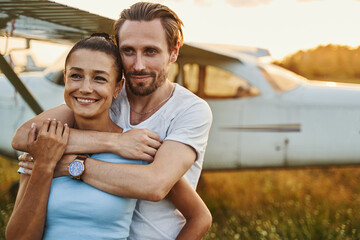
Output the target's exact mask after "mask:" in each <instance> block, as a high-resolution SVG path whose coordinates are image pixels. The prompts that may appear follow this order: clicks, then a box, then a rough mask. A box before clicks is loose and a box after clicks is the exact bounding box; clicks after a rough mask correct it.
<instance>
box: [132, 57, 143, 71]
mask: <svg viewBox="0 0 360 240" xmlns="http://www.w3.org/2000/svg"><path fill="white" fill-rule="evenodd" d="M134 69H135V71H137V72H140V71H142V70H144V69H145V64H144V59H143V57H142V56H141V54H137V55H136V59H135V63H134Z"/></svg>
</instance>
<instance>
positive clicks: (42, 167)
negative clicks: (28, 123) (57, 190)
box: [5, 121, 69, 240]
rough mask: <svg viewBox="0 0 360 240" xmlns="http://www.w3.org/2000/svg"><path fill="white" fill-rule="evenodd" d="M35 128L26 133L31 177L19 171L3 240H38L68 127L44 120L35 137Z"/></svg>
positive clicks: (41, 233) (40, 235) (65, 142)
mask: <svg viewBox="0 0 360 240" xmlns="http://www.w3.org/2000/svg"><path fill="white" fill-rule="evenodd" d="M35 132H36V128H35V127H34V128H32V130H31V131H30V132H29V135H28V144H27V145H28V147H29V150H30V152H31V154H32V155H33V156H34V159H35V160H36V161H35V162H34V168H33V171H32V174H31V176H28V175H24V174H21V176H20V189H19V193H18V195H17V198H16V202H15V206H14V210H13V212H12V214H11V217H10V220H9V223H8V225H7V227H6V233H5V234H6V239H8V240H12V239H31V240H33V239H35V240H36V239H41V238H42V235H43V231H44V225H45V220H46V208H47V202H48V198H49V192H50V187H51V181H52V178H53V174H54V169H55V167H56V164H57V161H59V159H60V158H61V156H62V155H63V153H64V151H65V148H66V144H67V140H68V136H69V127H67V126H65V127H64V126H63V125H62V124H61V123H60V122H56V121H51V122H50V121H45V122H44V123H43V124H42V127H41V129H40V131H39V134H38V137H37V139H36V134H35Z"/></svg>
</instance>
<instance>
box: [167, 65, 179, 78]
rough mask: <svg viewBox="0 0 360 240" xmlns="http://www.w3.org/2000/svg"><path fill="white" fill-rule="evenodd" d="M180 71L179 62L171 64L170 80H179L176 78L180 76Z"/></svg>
mask: <svg viewBox="0 0 360 240" xmlns="http://www.w3.org/2000/svg"><path fill="white" fill-rule="evenodd" d="M178 73H179V64H178V63H172V64H171V65H170V70H169V80H170V82H177V81H176V80H177V79H176V78H177V76H178Z"/></svg>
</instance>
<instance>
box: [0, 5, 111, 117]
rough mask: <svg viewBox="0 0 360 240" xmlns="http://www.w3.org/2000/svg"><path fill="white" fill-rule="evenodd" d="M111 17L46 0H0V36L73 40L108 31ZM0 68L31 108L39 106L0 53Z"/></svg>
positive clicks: (38, 109) (58, 41)
mask: <svg viewBox="0 0 360 240" xmlns="http://www.w3.org/2000/svg"><path fill="white" fill-rule="evenodd" d="M113 23H114V20H113V19H110V18H106V17H102V16H99V15H96V14H92V13H89V12H87V11H83V10H80V9H77V8H72V7H69V6H66V5H63V4H59V3H55V2H52V1H48V0H0V36H3V37H6V36H10V37H21V38H26V39H35V40H44V41H50V42H57V43H64V44H66V43H74V42H75V41H77V40H79V39H82V38H84V37H86V36H89V35H91V34H92V33H94V32H106V33H108V34H109V35H111V34H112V27H113ZM0 69H1V71H2V72H3V73H4V74H5V75H6V77H7V78H8V79H9V81H10V82H11V83H12V84H13V86H14V87H15V88H16V89H17V91H18V92H19V93H20V95H21V96H22V98H23V99H25V101H26V102H27V103H28V104H29V106H30V107H31V109H32V110H33V111H34V112H35V113H36V114H39V113H41V112H42V108H41V107H40V105H39V103H38V102H37V101H36V99H35V98H34V97H33V96H32V94H31V93H30V91H29V90H28V89H27V88H26V86H25V85H24V84H23V83H22V82H21V80H20V79H19V78H18V77H17V75H16V74H15V73H14V71H13V70H12V68H11V67H10V66H9V64H8V63H7V62H6V61H5V59H4V57H3V56H2V55H0Z"/></svg>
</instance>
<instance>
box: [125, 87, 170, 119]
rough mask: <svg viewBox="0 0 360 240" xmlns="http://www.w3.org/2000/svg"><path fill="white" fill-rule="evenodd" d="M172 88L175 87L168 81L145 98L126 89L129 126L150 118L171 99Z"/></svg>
mask: <svg viewBox="0 0 360 240" xmlns="http://www.w3.org/2000/svg"><path fill="white" fill-rule="evenodd" d="M174 88H175V85H174V84H173V83H171V82H170V81H168V80H166V82H165V83H164V84H163V85H161V86H160V87H159V88H158V89H156V90H155V91H154V92H153V93H151V94H149V95H147V96H136V95H134V94H133V93H132V92H131V91H130V90H129V89H128V88H126V93H127V96H128V100H129V103H130V124H131V125H137V124H139V123H141V122H143V121H145V120H146V119H148V118H150V117H151V116H152V115H153V114H154V113H156V112H157V111H158V110H159V109H160V108H161V107H162V106H163V105H164V104H165V103H166V102H167V101H168V100H169V99H170V98H171V97H172V95H173V92H174Z"/></svg>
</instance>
